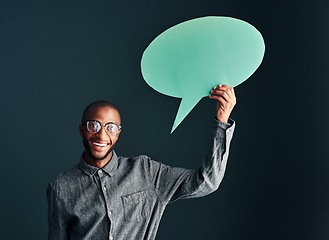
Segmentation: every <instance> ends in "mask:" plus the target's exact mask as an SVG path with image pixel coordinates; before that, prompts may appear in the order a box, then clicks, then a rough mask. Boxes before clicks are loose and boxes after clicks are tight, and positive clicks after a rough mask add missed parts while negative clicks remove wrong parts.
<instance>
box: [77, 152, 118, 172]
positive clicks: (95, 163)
mask: <svg viewBox="0 0 329 240" xmlns="http://www.w3.org/2000/svg"><path fill="white" fill-rule="evenodd" d="M112 156H113V153H112V152H111V153H110V154H109V155H108V156H107V157H106V158H104V159H102V160H98V159H94V158H93V157H91V156H89V154H88V153H87V152H84V154H83V157H84V159H85V161H86V162H87V163H88V164H89V165H91V166H94V167H97V168H103V167H104V166H105V165H106V164H107V163H108V162H110V161H111V158H112Z"/></svg>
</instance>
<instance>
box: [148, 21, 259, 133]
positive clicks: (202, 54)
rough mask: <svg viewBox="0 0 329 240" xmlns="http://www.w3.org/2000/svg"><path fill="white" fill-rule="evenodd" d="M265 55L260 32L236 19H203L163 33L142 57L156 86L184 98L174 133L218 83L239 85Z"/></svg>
mask: <svg viewBox="0 0 329 240" xmlns="http://www.w3.org/2000/svg"><path fill="white" fill-rule="evenodd" d="M264 53H265V44H264V40H263V38H262V35H261V34H260V32H259V31H258V30H257V29H256V28H255V27H253V26H252V25H250V24H249V23H247V22H244V21H242V20H239V19H236V18H230V17H216V16H209V17H202V18H196V19H192V20H189V21H186V22H183V23H180V24H178V25H175V26H173V27H171V28H169V29H168V30H166V31H164V32H163V33H161V34H160V35H159V36H157V37H156V38H155V39H154V40H153V41H152V42H151V43H150V45H149V46H148V47H147V48H146V50H145V51H144V53H143V56H142V59H141V69H142V75H143V78H144V80H145V81H146V83H147V84H148V85H149V86H151V87H152V88H153V89H154V90H156V91H158V92H160V93H163V94H165V95H168V96H172V97H178V98H182V100H181V103H180V106H179V109H178V112H177V114H176V118H175V121H174V124H173V127H172V130H171V133H172V132H173V131H174V130H175V129H176V128H177V126H178V125H179V124H180V123H181V122H182V121H183V119H184V118H185V117H186V116H187V115H188V113H189V112H190V111H191V110H192V109H193V108H194V106H195V105H196V104H197V103H198V102H199V101H200V100H201V99H202V98H203V97H205V96H208V95H209V92H210V90H211V89H212V88H213V87H214V86H216V85H218V84H226V85H230V86H232V87H235V86H237V85H239V84H240V83H242V82H243V81H245V80H246V79H248V78H249V77H250V76H251V75H252V74H253V73H254V72H255V71H256V69H257V68H258V67H259V65H260V64H261V62H262V59H263V56H264Z"/></svg>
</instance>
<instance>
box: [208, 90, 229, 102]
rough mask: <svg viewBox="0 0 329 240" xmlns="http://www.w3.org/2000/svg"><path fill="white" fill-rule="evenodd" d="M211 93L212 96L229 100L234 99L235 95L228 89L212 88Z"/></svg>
mask: <svg viewBox="0 0 329 240" xmlns="http://www.w3.org/2000/svg"><path fill="white" fill-rule="evenodd" d="M210 94H211V96H214V97H215V96H218V97H223V98H224V99H225V100H226V101H227V102H229V101H232V100H234V98H233V95H232V94H231V93H229V92H228V91H226V90H218V89H215V90H212V91H211V93H210ZM232 98H233V99H232Z"/></svg>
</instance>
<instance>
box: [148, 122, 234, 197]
mask: <svg viewBox="0 0 329 240" xmlns="http://www.w3.org/2000/svg"><path fill="white" fill-rule="evenodd" d="M234 128H235V122H234V121H233V120H231V119H230V120H229V123H222V122H219V121H217V120H215V121H214V124H213V129H212V138H211V145H210V150H209V153H208V154H207V155H206V157H205V159H204V160H203V162H202V164H201V166H200V167H199V168H198V169H196V170H190V169H184V168H177V167H170V166H167V165H165V164H162V163H160V162H156V161H153V160H149V161H147V168H148V171H149V172H150V176H151V177H150V178H151V181H152V184H153V185H154V187H155V191H156V193H157V195H158V197H159V198H160V199H162V200H163V201H165V202H173V201H176V200H178V199H184V198H196V197H202V196H205V195H208V194H210V193H212V192H213V191H215V190H217V189H218V187H219V185H220V183H221V181H222V179H223V177H224V172H225V168H226V163H227V159H228V155H229V147H230V142H231V140H232V137H233V132H234Z"/></svg>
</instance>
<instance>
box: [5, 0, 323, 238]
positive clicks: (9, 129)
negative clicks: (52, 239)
mask: <svg viewBox="0 0 329 240" xmlns="http://www.w3.org/2000/svg"><path fill="white" fill-rule="evenodd" d="M328 11H329V2H325V1H318V0H313V1H310V0H306V1H277V0H276V1H274V0H270V1H261V0H257V1H236V0H225V1H224V0H217V1H211V0H189V1H187V0H180V1H174V0H166V1H163V0H161V1H146V0H144V1H127V0H120V1H110V0H94V1H80V0H79V1H78V0H75V1H45V0H34V1H18V0H0V81H1V87H0V97H1V101H0V110H1V119H0V123H1V124H0V126H1V129H0V131H1V149H0V151H1V155H0V156H1V181H0V190H1V195H0V236H1V237H0V238H1V239H6V240H8V239H33V240H41V239H46V236H47V203H46V194H45V191H46V187H47V183H48V182H49V180H50V179H52V178H54V177H55V176H56V175H58V174H59V173H60V172H62V171H63V170H65V169H67V168H69V167H71V166H73V165H74V164H76V163H77V162H78V160H79V157H80V154H81V152H82V150H83V147H82V142H81V139H80V136H79V132H78V124H79V121H80V117H81V113H82V111H83V109H84V107H85V106H86V105H87V104H88V103H90V102H91V101H94V100H99V99H106V100H110V101H112V102H114V103H115V104H116V105H118V107H119V108H120V109H121V113H122V118H123V122H122V123H123V131H122V134H121V138H120V140H119V142H118V146H117V149H116V151H117V153H118V154H119V155H124V156H133V155H139V154H147V155H149V156H150V157H152V158H153V159H156V160H158V161H162V162H164V163H166V164H169V165H173V166H181V167H188V168H195V167H197V166H198V165H199V164H200V162H201V159H202V158H203V156H204V155H205V153H206V152H207V150H208V143H209V132H210V124H211V121H212V118H213V116H214V108H215V103H214V102H213V101H211V100H209V99H203V100H201V102H200V103H199V104H198V105H197V106H196V107H195V108H194V110H193V111H192V112H191V113H190V114H189V115H188V117H187V118H186V119H185V120H184V121H183V122H182V123H181V125H180V126H179V127H178V128H177V129H176V130H175V132H174V133H173V134H172V135H170V134H169V133H170V130H171V126H172V123H173V121H174V118H175V114H176V111H177V109H178V106H179V102H180V100H179V99H176V98H170V97H167V96H164V95H162V94H159V93H157V92H155V91H154V90H153V89H151V88H150V87H149V86H148V85H147V84H146V83H145V82H144V80H143V79H142V76H141V71H140V59H141V56H142V53H143V51H144V49H145V48H146V47H147V46H148V44H149V43H150V42H151V41H152V40H153V39H154V38H155V37H156V36H157V35H158V34H160V33H161V32H163V31H164V30H166V29H168V28H169V27H171V26H173V25H175V24H178V23H180V22H183V21H186V20H189V19H192V18H196V17H202V16H209V15H215V16H230V17H235V18H239V19H242V20H244V21H247V22H249V23H250V24H252V25H254V26H255V27H256V28H257V29H258V30H259V31H260V32H261V33H262V34H263V37H264V40H265V44H266V53H265V58H264V61H263V63H262V65H261V66H260V68H259V69H258V70H257V71H256V73H255V74H254V75H253V76H252V77H251V78H250V79H249V80H248V81H246V82H245V83H243V84H241V85H240V86H238V87H237V88H236V95H237V99H238V104H237V106H236V108H235V110H234V112H233V114H232V117H233V118H234V119H235V120H236V122H237V127H236V132H235V136H234V139H233V142H232V145H231V155H230V158H229V164H228V167H227V172H226V175H225V178H224V181H223V183H222V185H221V187H220V189H219V190H218V191H217V192H215V193H214V194H212V195H210V196H207V197H205V198H200V199H194V200H182V201H178V202H176V203H174V204H171V205H169V206H168V208H167V211H166V212H165V214H164V217H163V219H162V222H161V225H160V228H159V231H158V237H157V239H158V240H167V239H174V240H176V239H177V240H185V239H189V240H192V239H207V240H217V239H221V240H240V239H260V240H263V239H266V240H272V239H273V240H274V239H275V240H276V239H280V240H282V239H289V240H291V239H302V240H304V239H310V240H314V239H316V240H327V239H329V228H328V225H329V184H328V183H329V163H328V161H329V158H328V157H329V154H328V140H329V137H328V134H329V131H328V125H329V124H328V122H329V114H328V113H329V110H328V109H329V97H328V90H329V82H328V79H329V70H328V69H329V67H328V63H329V62H328V60H329V55H328V54H329V47H328V43H329V17H328V16H329V14H328Z"/></svg>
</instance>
